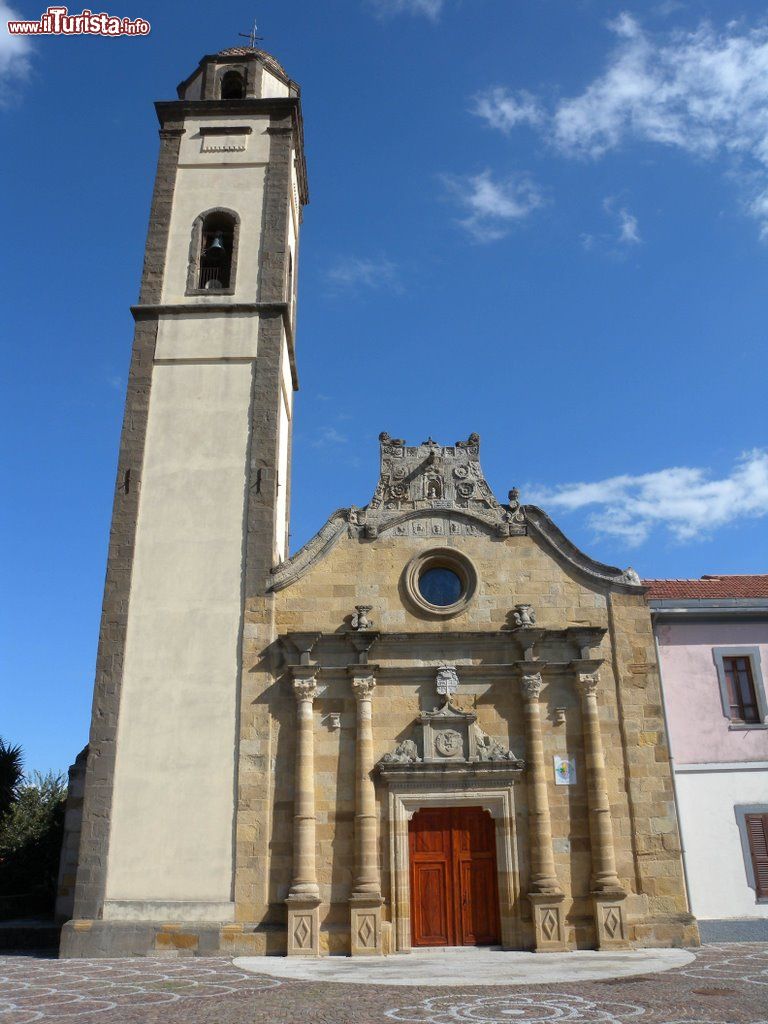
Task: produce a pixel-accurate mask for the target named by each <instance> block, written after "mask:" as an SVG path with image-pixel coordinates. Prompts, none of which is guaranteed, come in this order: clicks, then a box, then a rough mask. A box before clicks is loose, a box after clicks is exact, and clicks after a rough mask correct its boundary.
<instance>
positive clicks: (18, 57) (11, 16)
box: [0, 0, 32, 104]
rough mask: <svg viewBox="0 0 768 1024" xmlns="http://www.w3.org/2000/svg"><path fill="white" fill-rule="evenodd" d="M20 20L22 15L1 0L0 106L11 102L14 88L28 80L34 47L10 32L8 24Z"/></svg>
mask: <svg viewBox="0 0 768 1024" xmlns="http://www.w3.org/2000/svg"><path fill="white" fill-rule="evenodd" d="M20 18H21V15H19V14H17V13H16V11H14V10H13V8H12V7H9V6H8V4H5V3H2V0H0V104H6V103H8V102H9V101H10V100H11V97H12V95H13V87H14V86H15V85H16V84H17V83H18V82H21V81H23V80H24V79H25V78H27V76H28V75H29V71H30V58H31V56H32V47H31V46H30V43H29V40H28V39H25V38H24V37H23V36H12V35H10V34H9V32H8V22H9V21H19V20H20Z"/></svg>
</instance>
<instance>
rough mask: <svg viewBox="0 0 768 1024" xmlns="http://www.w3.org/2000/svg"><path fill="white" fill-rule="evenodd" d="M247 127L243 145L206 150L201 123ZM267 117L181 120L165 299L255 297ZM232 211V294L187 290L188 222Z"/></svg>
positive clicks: (244, 299) (205, 300) (234, 299)
mask: <svg viewBox="0 0 768 1024" xmlns="http://www.w3.org/2000/svg"><path fill="white" fill-rule="evenodd" d="M221 125H227V126H237V125H241V126H244V127H250V128H251V129H252V132H251V134H250V135H242V136H239V137H238V139H239V141H240V143H241V144H242V145H243V146H245V149H243V150H240V151H232V152H206V151H205V150H204V149H203V136H202V135H201V134H200V128H201V127H205V126H221ZM268 126H269V118H268V117H247V118H246V117H221V116H220V117H214V116H209V117H204V118H197V119H193V118H190V119H188V120H187V121H186V122H185V127H186V132H185V134H184V135H183V136H182V140H181V146H180V149H179V168H178V172H177V177H176V188H175V191H174V199H173V208H172V210H171V223H170V229H169V234H168V250H167V254H166V273H165V278H164V281H163V294H162V301H163V303H173V302H186V303H191V304H198V305H203V306H204V305H205V304H206V303H208V304H210V303H211V301H216V302H229V303H234V302H253V301H254V300H255V298H256V294H257V290H258V273H259V249H260V246H261V220H262V205H263V197H264V180H265V173H266V166H267V163H268V160H269V135H268V134H267V128H268ZM216 207H223V208H225V209H229V210H234V211H235V212H236V213H237V214H238V215H239V217H240V241H239V246H238V253H237V272H236V276H235V294H234V295H233V296H224V295H214V297H213V298H212V296H211V295H186V294H185V292H186V289H187V271H188V268H189V256H190V242H191V239H192V226H193V224H194V222H195V220H196V219H197V217H199V216H200V214H201V213H204V212H205V211H206V210H211V209H214V208H216Z"/></svg>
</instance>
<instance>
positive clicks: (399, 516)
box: [270, 433, 642, 592]
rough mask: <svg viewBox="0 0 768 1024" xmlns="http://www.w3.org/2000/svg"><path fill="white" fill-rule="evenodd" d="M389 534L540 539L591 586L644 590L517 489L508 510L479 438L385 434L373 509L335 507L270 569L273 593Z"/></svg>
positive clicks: (371, 503)
mask: <svg viewBox="0 0 768 1024" xmlns="http://www.w3.org/2000/svg"><path fill="white" fill-rule="evenodd" d="M383 534H386V535H387V536H393V535H394V536H403V537H411V536H413V537H419V538H423V539H427V538H441V537H451V536H454V537H455V536H487V537H489V538H491V539H495V540H496V541H497V542H498V541H501V540H503V539H504V538H505V537H514V536H520V535H524V534H528V535H530V536H534V537H535V538H536V539H537V540H538V541H540V542H542V543H543V544H544V545H546V546H547V547H548V548H550V549H551V550H552V551H553V553H554V554H555V555H556V556H557V557H558V558H560V559H562V561H564V562H566V563H568V564H569V565H570V566H571V567H572V568H573V569H574V570H576V571H577V572H578V573H579V574H580V575H582V576H583V577H584V578H585V579H586V580H587V581H589V582H591V583H593V584H594V583H597V584H600V585H606V584H607V585H609V586H610V587H611V588H612V589H613V588H615V589H618V590H622V591H638V590H640V592H642V584H641V582H640V578H639V577H638V575H637V573H636V572H635V571H634V570H633V569H625V570H621V569H619V568H617V567H616V566H613V565H604V564H603V563H602V562H598V561H596V560H595V559H593V558H590V557H589V556H588V555H586V554H584V552H582V551H580V550H579V548H577V547H576V545H575V544H573V543H572V542H571V541H570V540H568V538H567V537H566V536H565V535H564V534H563V533H562V531H561V530H560V529H558V527H557V526H556V525H555V523H553V522H552V520H551V519H550V518H549V516H548V515H547V514H546V513H545V512H543V511H542V510H541V509H540V508H537V507H536V506H535V505H521V504H520V501H519V495H518V491H517V489H516V488H513V489H512V490H510V491H509V495H508V502H507V504H502V503H501V502H499V501H498V500H497V499H496V498H495V497H494V494H493V492H492V491H491V488H490V486H489V484H488V481H487V480H486V479H485V475H484V474H483V470H482V467H481V465H480V438H479V436H478V435H477V434H470V435H469V437H468V438H467V440H466V441H457V442H456V443H455V444H452V445H440V444H438V443H437V442H436V441H433V440H432V438H431V437H430V438H427V440H426V441H423V442H422V443H421V444H417V445H409V444H406V442H405V441H404V440H402V439H401V438H393V437H390V435H389V434H387V433H382V434H380V435H379V480H378V483H377V484H376V489H375V491H374V493H373V497H372V498H371V500H370V501H369V502H368V504H367V505H365V506H363V507H362V508H358V507H357V506H355V505H353V506H351V508H341V509H337V510H336V511H335V512H334V513H333V515H332V516H331V517H330V519H329V520H328V521H327V522H326V524H325V525H324V526H323V527H322V529H321V530H319V531H318V533H316V534H315V536H314V537H313V538H312V539H311V540H310V541H308V542H307V543H306V544H305V545H304V547H303V548H301V549H300V550H299V551H297V552H296V554H295V555H292V556H291V557H290V558H288V559H286V560H285V561H284V562H281V563H280V564H279V565H276V566H275V567H274V568H273V569H272V581H271V586H270V589H271V590H282V589H283V588H284V587H288V586H290V585H291V584H292V583H294V582H295V581H296V580H297V579H300V577H301V576H303V575H304V573H306V572H308V571H309V570H310V569H311V568H312V566H313V565H315V564H316V563H317V562H319V561H320V560H321V559H322V558H324V557H325V555H327V554H328V552H329V551H330V550H331V549H332V548H333V547H334V546H335V545H336V544H337V543H338V542H339V540H340V539H341V538H342V537H344V536H348V537H352V538H358V539H359V540H360V541H361V542H366V541H371V540H376V538H378V537H380V536H382V535H383Z"/></svg>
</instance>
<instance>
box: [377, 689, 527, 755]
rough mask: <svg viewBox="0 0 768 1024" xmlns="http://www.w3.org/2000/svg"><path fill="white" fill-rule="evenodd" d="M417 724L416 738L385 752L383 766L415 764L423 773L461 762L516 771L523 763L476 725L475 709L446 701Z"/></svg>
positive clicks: (426, 712) (419, 719) (424, 713)
mask: <svg viewBox="0 0 768 1024" xmlns="http://www.w3.org/2000/svg"><path fill="white" fill-rule="evenodd" d="M414 724H415V739H407V740H403V741H402V742H401V743H398V745H397V746H396V747H395V749H394V750H393V751H391V752H390V753H388V754H385V755H384V756H383V757H382V759H381V760H380V761H379V765H380V766H386V765H409V764H410V765H414V764H417V765H419V766H420V768H419V770H420V771H422V770H423V771H424V772H429V771H440V770H444V769H445V768H446V767H448V768H451V769H452V770H456V769H461V766H462V765H467V766H468V765H484V764H485V765H488V768H487V769H483V770H485V771H489V770H492V769H491V766H492V765H497V766H498V765H502V764H503V765H506V766H507V767H508V768H510V769H514V770H516V771H519V770H521V769H522V768H523V767H524V764H523V762H522V761H521V760H520V759H519V758H517V757H516V756H515V755H514V754H513V753H512V751H511V750H509V749H508V748H507V747H505V746H504V744H503V743H500V742H499V740H496V739H494V738H493V737H491V736H488V734H487V733H484V732H483V730H482V729H481V728H480V726H479V725H478V724H477V715H476V714H475V713H474V711H461V710H459V708H457V707H456V706H455V705H453V704H450V703H444V704H443V705H442V706H441V707H439V708H435V710H434V711H423V712H422V713H421V714H420V715H419V718H418V720H417V721H416V722H415V723H414Z"/></svg>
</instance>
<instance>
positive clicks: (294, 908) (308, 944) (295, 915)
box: [285, 896, 320, 956]
mask: <svg viewBox="0 0 768 1024" xmlns="http://www.w3.org/2000/svg"><path fill="white" fill-rule="evenodd" d="M285 902H286V905H287V907H288V950H287V952H288V956H320V900H319V899H318V898H317V897H314V896H310V897H304V896H289V897H288V899H287V900H286V901H285Z"/></svg>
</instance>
